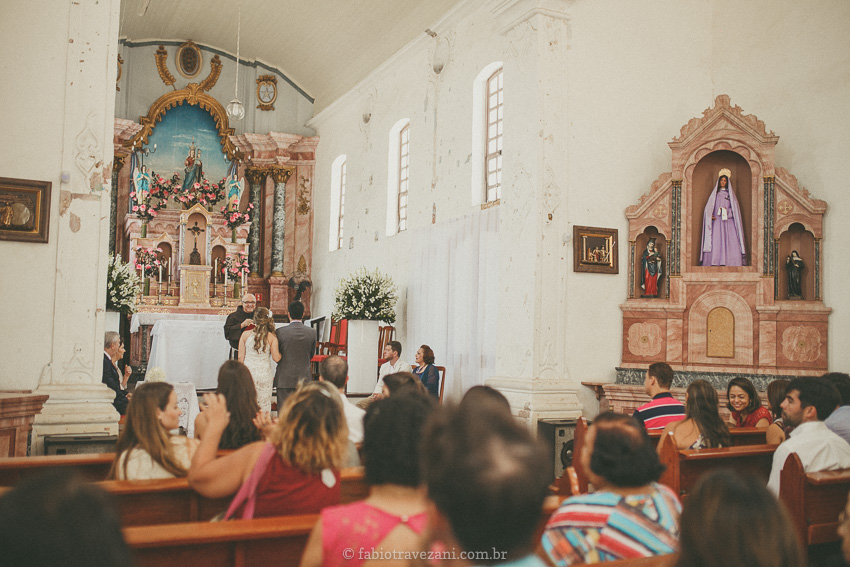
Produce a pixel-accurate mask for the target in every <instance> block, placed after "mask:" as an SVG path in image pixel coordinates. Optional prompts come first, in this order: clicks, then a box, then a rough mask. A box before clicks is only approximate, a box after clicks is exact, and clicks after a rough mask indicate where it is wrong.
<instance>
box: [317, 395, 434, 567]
mask: <svg viewBox="0 0 850 567" xmlns="http://www.w3.org/2000/svg"><path fill="white" fill-rule="evenodd" d="M433 407H434V402H433V400H432V399H431V398H430V397H429V396H428V395H427V394H417V393H404V394H401V395H394V396H392V397H389V398H386V399H382V400H378V401H377V402H375V403H373V404H372V405H370V406H369V409H368V410H367V411H366V416H365V417H364V419H363V424H364V427H365V434H364V437H363V448H362V455H363V461H364V462H365V466H366V482H367V483H368V484H369V485H370V486H371V491H370V493H369V497H368V498H367V499H366V500H363V501H361V502H354V503H353V504H346V505H343V506H333V507H330V508H325V509H324V510H322V513H321V515H322V518H321V520H320V521H319V523H318V524H316V527H315V528H314V529H313V533H312V534H310V539H309V540H308V541H307V547H306V548H305V550H304V554H303V555H302V557H301V567H320V566H336V565H339V566H342V565H345V566H346V567H357V566H359V565H362V564H363V563H365V562H366V561H367V560H369V559H373V558H372V557H370V556H369V555H368V554H361V553H360V550H365V551H369V552H371V550H372V549H375V550H380V549H385V550H393V551H402V552H403V551H417V550H419V549H420V545H421V541H420V533H421V532H422V530H423V528H424V527H425V523H426V498H425V492H424V490H423V489H422V488H421V487H420V486H419V485H420V475H419V439H420V437H421V432H422V427H423V425H424V424H425V420H426V419H427V417H428V415H429V414H430V413H431V410H432V408H433ZM351 550H357V553H354V554H353V555H352V554H351V553H350V551H351ZM380 564H381V566H382V567H386V566H389V565H395V564H405V565H407V564H408V561H401V560H396V561H392V560H388V559H386V558H382V559H381V561H380Z"/></svg>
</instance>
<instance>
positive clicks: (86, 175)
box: [32, 0, 120, 454]
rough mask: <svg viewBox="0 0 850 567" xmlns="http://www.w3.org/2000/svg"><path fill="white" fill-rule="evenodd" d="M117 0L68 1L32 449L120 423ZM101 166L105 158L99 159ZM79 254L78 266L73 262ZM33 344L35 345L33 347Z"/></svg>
mask: <svg viewBox="0 0 850 567" xmlns="http://www.w3.org/2000/svg"><path fill="white" fill-rule="evenodd" d="M119 6H120V3H119V2H118V1H117V0H102V1H100V2H71V3H69V4H68V5H67V6H66V7H65V10H66V11H69V13H68V25H67V34H68V38H67V45H68V48H67V52H66V58H65V61H66V63H65V65H66V71H65V76H66V77H73V80H72V81H68V82H66V84H65V91H64V108H65V111H64V115H63V124H62V125H61V126H60V127H58V128H57V132H62V133H63V134H62V136H63V139H62V144H61V150H60V151H59V152H60V153H59V154H58V155H57V157H59V156H61V170H62V171H63V172H67V174H68V178H67V181H66V182H62V183H61V184H59V183H54V185H53V191H54V199H59V200H60V201H61V202H62V203H63V205H62V206H61V207H60V209H59V213H58V217H57V218H56V219H55V222H53V223H52V226H51V227H50V240H51V244H53V243H55V246H56V252H55V277H54V279H53V297H49V298H45V301H52V303H53V305H56V306H57V309H56V310H55V311H54V312H53V325H52V329H51V330H50V331H49V333H48V336H46V337H45V339H44V345H46V346H45V348H46V349H47V351H49V361H47V363H46V364H45V365H44V366H43V367H42V369H41V372H40V377H39V379H38V387H37V388H36V390H35V392H34V393H35V394H36V395H48V396H49V398H48V400H47V402H46V403H45V405H44V409H43V410H42V412H41V414H39V415H38V416H36V418H35V421H34V423H33V430H32V453H33V454H41V453H42V452H43V450H44V436H45V435H51V434H74V435H85V434H107V435H116V434H117V433H118V418H119V416H118V412H116V411H115V408H114V407H113V406H112V400H113V399H114V397H115V394H114V393H113V391H112V390H110V389H109V388H107V387H106V386H105V385H104V384H103V383H102V382H101V378H102V373H103V333H104V311H105V308H106V267H107V263H108V261H109V257H108V252H107V251H108V250H109V243H108V242H104V241H105V240H108V239H109V235H110V226H109V223H110V203H111V198H110V196H111V193H112V192H114V189H112V188H111V187H110V174H111V171H110V170H111V169H112V168H111V167H109V169H106V167H105V164H110V163H112V161H113V152H114V147H113V142H112V140H113V135H114V120H115V116H114V115H115V77H116V72H117V66H116V65H115V61H116V59H117V56H118V28H119V21H118V20H119ZM107 167H108V166H107ZM81 262H84V263H85V269H81ZM36 352H39V350H38V349H34V350H33V353H36Z"/></svg>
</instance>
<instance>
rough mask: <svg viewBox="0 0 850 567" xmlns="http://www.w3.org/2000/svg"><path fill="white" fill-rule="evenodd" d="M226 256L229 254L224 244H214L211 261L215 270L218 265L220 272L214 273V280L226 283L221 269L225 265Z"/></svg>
mask: <svg viewBox="0 0 850 567" xmlns="http://www.w3.org/2000/svg"><path fill="white" fill-rule="evenodd" d="M225 256H227V250H225V249H224V246H220V245H217V246H213V248H212V255H211V256H210V263H211V265H212V267H213V271H215V267H216V265H218V272H217V273H214V274H213V281H217V282H218V283H224V274H223V273H222V271H221V270H222V266H223V265H224V257H225ZM216 260H218V263H216Z"/></svg>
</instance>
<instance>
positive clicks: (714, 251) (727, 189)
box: [700, 169, 747, 266]
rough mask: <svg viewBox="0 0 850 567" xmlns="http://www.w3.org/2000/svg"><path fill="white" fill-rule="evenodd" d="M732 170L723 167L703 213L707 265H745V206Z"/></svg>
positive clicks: (702, 250) (703, 252)
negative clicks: (739, 202) (736, 193)
mask: <svg viewBox="0 0 850 567" xmlns="http://www.w3.org/2000/svg"><path fill="white" fill-rule="evenodd" d="M731 176H732V172H730V171H729V170H728V169H721V170H720V173H719V175H718V178H717V183H715V184H714V190H713V191H712V192H711V195H709V197H708V201H707V202H706V204H705V211H703V217H702V245H701V246H700V264H701V265H703V266H743V265H744V260H745V259H746V255H747V250H746V246H745V245H744V227H743V225H742V224H741V207H740V206H738V199H737V197H735V190H734V189H732V181H731Z"/></svg>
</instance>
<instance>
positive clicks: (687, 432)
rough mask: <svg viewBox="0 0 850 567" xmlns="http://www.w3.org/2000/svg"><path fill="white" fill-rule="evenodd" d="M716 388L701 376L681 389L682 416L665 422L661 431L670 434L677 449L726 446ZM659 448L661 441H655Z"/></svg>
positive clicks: (726, 433)
mask: <svg viewBox="0 0 850 567" xmlns="http://www.w3.org/2000/svg"><path fill="white" fill-rule="evenodd" d="M717 403H718V402H717V390H715V389H714V386H712V385H711V384H709V383H708V382H706V381H705V380H694V381H693V382H691V383H690V385H689V386H688V391H687V392H686V393H685V419H684V421H676V422H673V423H669V424H667V426H666V427H665V428H664V433H663V435H664V436H666V435H667V434H668V433H672V434H673V439H674V440H675V442H676V446H677V447H678V448H679V449H705V448H707V447H728V446H729V428H728V427H726V424H725V423H723V420H722V419H720V414H719V413H718V412H717ZM658 450H659V451H660V450H661V443H659V444H658Z"/></svg>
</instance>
